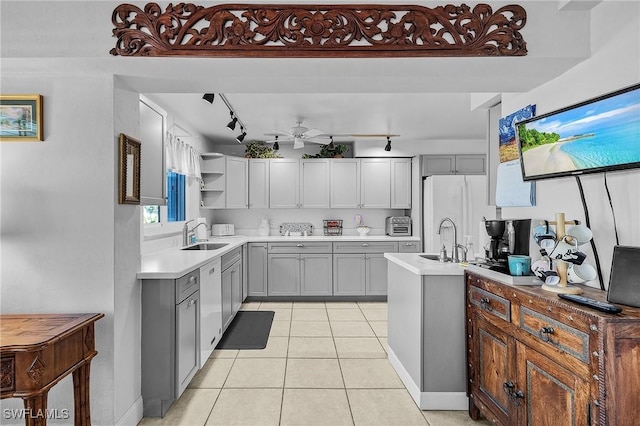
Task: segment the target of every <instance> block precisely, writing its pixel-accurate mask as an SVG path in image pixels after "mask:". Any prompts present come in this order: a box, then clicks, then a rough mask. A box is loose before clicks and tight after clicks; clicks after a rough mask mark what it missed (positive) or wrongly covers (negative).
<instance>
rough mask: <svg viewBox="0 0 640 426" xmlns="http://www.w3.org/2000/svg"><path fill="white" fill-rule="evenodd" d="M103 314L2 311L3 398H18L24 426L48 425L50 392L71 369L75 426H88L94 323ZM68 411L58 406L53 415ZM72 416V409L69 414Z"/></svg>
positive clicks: (95, 353) (94, 354)
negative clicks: (20, 313)
mask: <svg viewBox="0 0 640 426" xmlns="http://www.w3.org/2000/svg"><path fill="white" fill-rule="evenodd" d="M102 317H104V314H22V315H0V355H1V373H2V374H1V385H2V389H1V391H2V399H4V398H22V400H23V401H24V409H25V411H24V413H22V414H23V415H24V419H25V424H26V425H28V426H35V425H46V423H47V417H49V416H51V415H52V413H50V412H48V411H47V395H48V393H49V390H50V389H51V388H52V387H53V386H54V385H55V384H56V383H58V382H59V381H60V380H62V379H63V378H64V377H66V376H67V375H68V374H70V373H73V396H74V424H75V425H90V424H91V413H90V408H89V366H90V364H91V359H92V358H93V357H94V356H96V355H97V354H98V352H96V350H95V336H94V323H95V321H97V320H99V319H100V318H102ZM58 411H59V412H61V413H63V414H64V413H68V411H63V410H56V411H55V412H54V413H53V414H56V415H59V414H60V413H58ZM68 414H69V415H70V413H68Z"/></svg>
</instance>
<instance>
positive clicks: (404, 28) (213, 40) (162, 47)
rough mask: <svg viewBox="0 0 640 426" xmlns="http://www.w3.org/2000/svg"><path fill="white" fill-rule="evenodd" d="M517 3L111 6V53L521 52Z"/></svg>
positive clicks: (393, 54)
mask: <svg viewBox="0 0 640 426" xmlns="http://www.w3.org/2000/svg"><path fill="white" fill-rule="evenodd" d="M526 20H527V14H526V11H525V10H524V8H523V7H521V6H519V5H508V6H504V7H501V8H500V9H498V10H496V11H495V12H494V11H493V10H492V8H491V6H489V5H487V4H478V5H476V6H474V7H473V8H471V7H469V6H467V5H465V4H462V5H460V6H455V5H450V4H449V5H445V6H438V7H435V8H428V7H424V6H412V5H402V6H395V5H364V4H362V5H300V4H290V5H266V4H223V5H217V6H212V7H204V6H198V5H195V4H192V3H179V4H176V5H173V4H169V6H167V8H166V10H165V11H164V12H163V11H162V10H161V9H160V6H159V5H158V4H157V3H148V4H147V5H146V6H145V7H144V10H142V9H140V8H139V7H137V6H134V5H131V4H121V5H119V6H118V7H116V8H115V10H114V11H113V15H112V22H113V24H114V26H115V28H114V29H113V35H114V36H115V37H116V38H117V39H118V41H117V42H116V47H115V48H113V49H111V52H110V53H111V54H112V55H120V56H208V57H216V56H235V57H380V56H385V57H400V56H524V55H526V54H527V48H526V42H525V41H524V39H523V38H522V35H521V34H520V31H519V30H521V29H522V28H523V27H524V25H525V23H526Z"/></svg>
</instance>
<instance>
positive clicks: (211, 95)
mask: <svg viewBox="0 0 640 426" xmlns="http://www.w3.org/2000/svg"><path fill="white" fill-rule="evenodd" d="M215 97H216V94H215V93H205V94H204V95H203V96H202V99H204V100H205V101H207V102H209V103H210V104H212V103H213V100H214V99H215Z"/></svg>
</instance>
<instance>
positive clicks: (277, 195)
mask: <svg viewBox="0 0 640 426" xmlns="http://www.w3.org/2000/svg"><path fill="white" fill-rule="evenodd" d="M269 167H270V170H269V198H270V200H269V206H270V207H271V208H272V209H297V208H299V207H300V197H299V192H300V171H299V168H300V162H299V161H298V160H297V159H291V158H279V159H274V160H271V162H270V165H269Z"/></svg>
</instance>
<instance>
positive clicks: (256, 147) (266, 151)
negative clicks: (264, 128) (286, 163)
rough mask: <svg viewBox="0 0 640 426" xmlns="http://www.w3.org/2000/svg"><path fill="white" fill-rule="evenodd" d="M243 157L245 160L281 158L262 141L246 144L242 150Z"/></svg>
mask: <svg viewBox="0 0 640 426" xmlns="http://www.w3.org/2000/svg"><path fill="white" fill-rule="evenodd" d="M244 156H245V157H247V158H282V157H281V156H280V154H278V153H277V152H276V151H274V150H273V148H271V147H270V146H268V145H267V144H266V142H264V141H255V142H250V143H248V144H247V145H246V147H245V150H244Z"/></svg>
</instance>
